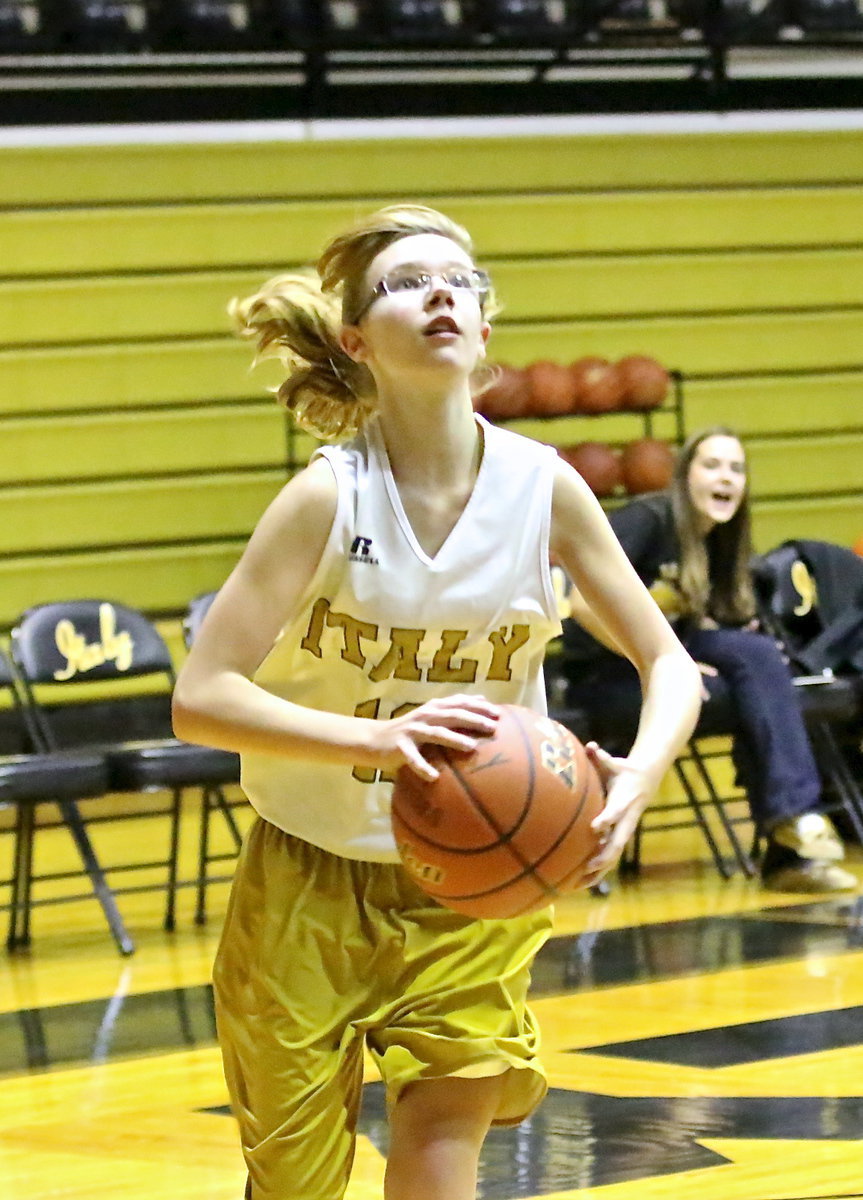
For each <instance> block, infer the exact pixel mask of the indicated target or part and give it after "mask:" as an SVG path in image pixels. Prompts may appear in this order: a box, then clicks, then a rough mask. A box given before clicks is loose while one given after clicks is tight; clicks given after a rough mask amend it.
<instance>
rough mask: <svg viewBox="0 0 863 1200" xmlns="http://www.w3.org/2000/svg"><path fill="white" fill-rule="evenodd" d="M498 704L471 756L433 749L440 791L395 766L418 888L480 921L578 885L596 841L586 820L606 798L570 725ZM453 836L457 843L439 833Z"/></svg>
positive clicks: (409, 863)
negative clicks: (485, 741)
mask: <svg viewBox="0 0 863 1200" xmlns="http://www.w3.org/2000/svg"><path fill="white" fill-rule="evenodd" d="M503 708H504V712H503V713H502V717H503V719H502V721H501V723H500V724H499V726H498V731H497V733H496V734H495V735H493V737H492V739H491V741H490V743H489V745H488V747H487V748H481V749H479V751H478V752H477V754H476V756H475V757H471V756H462V757H459V756H458V755H457V754H455V753H453V752H449V751H446V750H442V749H440V748H436V750H437V759H438V762H439V764H440V768H441V772H442V778H441V780H440V791H439V792H438V795H437V797H436V796H435V785H434V784H427V783H425V782H424V781H421V780H419V779H417V778H416V777H415V776H413V775H412V774H411V773H410V772H409V771H408V770H406V769H402V771H401V772H400V777H399V779H400V783H399V786H400V788H401V789H403V790H402V799H401V803H399V804H398V807H397V808H396V807H395V806H394V808H393V818H394V833H395V835H396V841H397V844H398V847H399V853H400V855H401V857H402V860H403V862H404V865H405V866H406V867H407V868H408V870H409V871H410V872H411V874H412V875H414V877H415V878H416V879H417V880H418V882H419V883H420V886H421V887H423V888H424V889H425V891H426V892H427V893H428V895H429V896H430V897H431V898H433V899H434V900H436V901H438V902H439V903H441V904H443V905H445V906H448V907H450V908H451V909H454V910H455V911H461V912H466V913H467V914H468V915H470V916H473V917H475V918H479V919H483V918H487V919H506V918H508V917H513V916H518V915H521V914H523V913H527V912H531V911H533V910H535V909H537V908H540V907H542V906H544V905H550V904H552V903H553V902H554V901H555V900H556V899H557V898H558V897H560V896H562V895H565V894H568V893H570V892H572V891H574V890H576V889H577V888H578V887H579V886H584V872H585V867H586V864H587V862H588V861H589V860H590V858H591V856H592V855H593V853H594V852H595V842H596V835H595V834H594V833H593V831H592V829H591V828H590V823H591V822H592V820H593V817H594V815H595V813H596V812H598V811H599V810H600V808H601V806H602V802H603V796H602V793H603V789H602V786H601V783H600V782H599V780H598V776H597V775H596V771H595V769H594V768H593V765H592V763H591V762H590V758H589V756H588V755H587V753H586V751H585V748H584V746H583V745H582V744H581V742H580V741H579V739H578V738H577V737H575V736H574V735H573V733H572V731H571V730H568V729H566V727H565V726H561V725H560V724H559V722H554V721H553V720H551V721H550V720H549V719H548V718H545V717H543V716H542V714H539V713H536V712H533V711H531V710H526V709H521V708H519V707H518V706H515V705H512V706H511V705H505V706H503ZM496 738H497V739H499V741H497V743H496V744H495V739H496ZM489 768H491V769H489ZM579 772H580V780H579V774H578V773H579ZM573 776H574V778H573ZM579 783H580V786H579ZM573 785H575V786H574V787H573ZM495 797H498V799H499V802H500V803H499V804H497V802H496V800H495ZM435 810H437V811H435ZM561 821H562V822H564V826H563V828H561V824H560V822H561ZM489 835H493V836H494V840H493V841H489V840H488V838H489ZM450 837H452V838H456V837H460V838H461V844H460V845H451V844H450V843H449V842H448V841H446V840H443V839H444V838H450ZM471 840H472V841H473V844H468V845H466V844H465V843H466V842H470V841H471ZM576 855H577V856H578V861H574V858H575V856H576ZM472 859H476V871H474V870H473V868H472V864H471V860H472ZM447 863H449V864H450V869H451V873H450V869H448V867H447ZM502 875H505V876H506V878H504V879H501V876H502Z"/></svg>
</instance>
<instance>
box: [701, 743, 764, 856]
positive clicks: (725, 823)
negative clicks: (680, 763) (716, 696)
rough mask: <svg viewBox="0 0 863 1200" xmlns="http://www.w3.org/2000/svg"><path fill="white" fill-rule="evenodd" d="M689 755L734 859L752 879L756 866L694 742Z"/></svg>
mask: <svg viewBox="0 0 863 1200" xmlns="http://www.w3.org/2000/svg"><path fill="white" fill-rule="evenodd" d="M689 753H690V755H691V757H692V761H693V762H694V763H695V767H696V770H697V771H698V774H699V775H700V777H701V781H702V783H703V784H704V786H705V788H706V790H707V794H708V796H709V797H710V803H711V804H712V805H713V808H714V810H715V812H716V815H717V817H718V818H719V821H720V824H721V825H722V828H723V831H724V833H725V836H726V837H727V838H728V842H729V844H730V846H731V849H732V851H733V853H734V857H735V858H736V859H737V864H738V866H739V867H740V869H741V870H742V871H743V873H744V875H749V876H750V878H751V877H752V876H754V875H755V874H757V872H756V869H755V866H754V864H753V862H752V859H751V858H750V857H749V855H748V854H747V853H746V851H745V850H744V849H743V847H742V845H741V844H740V839H739V838H738V836H737V832H736V830H735V828H734V826H733V825H732V823H731V821H730V820H729V817H728V813H727V812H726V811H725V806H724V804H723V803H722V800H721V799H720V797H719V796H718V795H717V794H716V788H715V787H714V786H713V780H712V779H711V778H710V772H709V771H708V770H707V766H706V764H705V762H704V757H703V755H702V754H701V751H700V750H699V749H698V746H697V745H696V744H695V743H694V742H691V743H690V745H689Z"/></svg>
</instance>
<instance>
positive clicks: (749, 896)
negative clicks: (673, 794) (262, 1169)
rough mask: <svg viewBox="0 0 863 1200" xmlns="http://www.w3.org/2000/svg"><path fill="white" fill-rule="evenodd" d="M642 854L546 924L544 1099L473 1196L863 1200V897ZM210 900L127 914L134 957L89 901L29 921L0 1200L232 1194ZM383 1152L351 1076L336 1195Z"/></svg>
mask: <svg viewBox="0 0 863 1200" xmlns="http://www.w3.org/2000/svg"><path fill="white" fill-rule="evenodd" d="M191 822H192V815H191V814H190V815H189V817H188V824H189V828H188V829H186V830H184V833H185V834H186V835H187V836H186V837H185V841H186V842H187V843H188V845H189V847H190V853H191V847H192V846H193V843H194V837H195V830H194V828H192V827H191ZM157 824H158V823H157V822H155V821H150V822H149V823H148V825H149V827H150V828H151V830H153V833H151V834H150V835H149V836H153V835H154V833H155V832H156V830H155V827H156V826H157ZM47 836H49V837H51V838H56V839H57V842H56V847H57V850H56V852H57V855H58V857H62V856H63V854H64V853H65V849H64V847H63V845H62V844H61V843H62V839H63V838H64V835H63V833H62V831H58V832H56V833H51V834H50V835H47ZM2 840H3V841H4V842H8V841H9V840H10V839H8V838H3V839H2ZM49 853H50V849H49ZM643 856H644V866H643V869H642V873H641V875H640V877H639V878H638V879H637V880H636V881H635V882H632V883H626V884H621V883H615V885H614V887H613V890H612V892H611V894H610V895H609V896H608V897H606V898H597V897H594V896H590V895H587V896H577V897H574V898H572V899H571V900H570V901H568V902H567V903H566V904H565V905H561V906H560V908H559V911H558V919H557V936H556V937H555V939H554V940H553V941H552V942H551V943H550V944H549V945H548V946H547V948H546V950H545V951H544V952H543V954H542V955H541V956H540V958H539V959H538V961H537V963H536V969H535V972H534V985H533V1002H534V1006H535V1008H536V1011H537V1013H538V1015H539V1017H540V1021H541V1024H542V1028H543V1036H544V1057H545V1060H546V1062H547V1065H548V1068H549V1074H550V1079H551V1085H552V1086H551V1090H550V1092H549V1095H548V1097H547V1099H546V1100H545V1102H544V1104H543V1105H542V1107H541V1108H540V1110H539V1111H538V1112H537V1113H536V1114H535V1115H534V1116H533V1118H532V1119H531V1120H530V1121H529V1122H526V1123H525V1124H524V1125H523V1126H521V1127H520V1128H518V1129H515V1130H505V1131H495V1132H493V1134H492V1135H491V1137H490V1138H489V1140H488V1142H487V1145H486V1150H485V1153H484V1158H483V1166H482V1182H481V1191H480V1195H481V1197H482V1198H483V1200H515V1198H516V1197H518V1198H529V1197H544V1198H546V1200H563V1198H569V1197H577V1198H578V1200H588V1198H591V1200H593V1198H596V1200H599V1198H600V1197H601V1198H602V1200H651V1198H653V1197H665V1198H669V1200H670V1198H671V1197H674V1198H675V1200H696V1198H697V1200H798V1198H799V1200H802V1198H804V1197H806V1198H813V1200H814V1198H816V1197H817V1198H819V1200H837V1198H839V1197H842V1198H847V1197H860V1196H863V900H860V899H859V898H858V897H857V896H854V895H851V896H847V897H844V898H841V899H836V898H833V899H831V898H824V897H805V896H775V895H770V894H768V893H765V892H762V891H761V889H760V887H759V885H758V883H757V881H752V880H747V879H744V878H742V877H740V876H735V877H734V878H732V879H731V880H729V881H727V882H726V881H723V880H722V879H721V878H720V876H719V875H718V873H717V872H716V870H715V868H714V867H713V866H712V864H711V863H710V861H709V859H708V858H707V855H706V852H705V850H704V846H703V844H702V843H701V842H700V840H699V838H698V836H697V835H696V834H695V833H693V832H691V831H677V832H673V833H662V834H654V835H652V836H651V837H650V838H647V839H645V845H644V850H643ZM850 866H851V867H852V869H854V870H855V871H856V872H857V874H858V875H859V876H860V878H861V880H863V854H861V852H860V850H859V848H857V849H855V850H854V851H853V852H852V855H851V861H850ZM226 895H227V885H225V884H218V885H214V886H213V887H212V888H211V890H210V898H209V906H210V918H209V922H208V924H207V926H206V927H204V928H199V927H196V926H195V925H194V923H193V920H192V909H193V897H192V894H191V891H189V890H186V891H184V892H183V893H182V894H181V901H180V911H179V921H178V929H177V931H176V932H175V933H174V934H170V935H169V934H166V933H163V932H162V930H161V927H160V926H161V915H162V913H161V901H162V898H161V895H160V894H158V893H155V892H150V893H144V894H141V895H137V896H126V897H123V898H122V901H121V906H122V909H123V912H124V915H125V917H126V919H127V922H128V924H129V927H130V931H131V932H132V934H133V936H134V938H135V941H136V944H137V949H136V952H135V954H134V955H132V956H131V957H129V958H122V957H120V956H119V955H118V954H117V952H116V950H115V947H114V945H113V942H112V940H111V938H110V935H109V933H108V931H107V928H106V926H105V924H104V921H103V918H102V916H101V912H100V910H99V909H98V907H97V906H96V904H95V903H94V902H92V901H83V902H80V903H75V904H63V905H56V906H46V907H45V908H40V909H39V910H38V911H37V912H36V914H35V922H34V938H33V944H32V947H31V949H30V950H29V952H27V953H26V954H20V953H19V954H16V955H14V956H13V955H6V956H5V962H4V968H5V969H4V970H3V971H2V973H0V1071H2V1084H0V1200H48V1198H49V1197H52V1198H53V1197H63V1198H69V1200H71V1198H80V1200H108V1198H109V1197H110V1198H111V1200H116V1198H118V1197H124V1198H127V1200H240V1197H241V1196H242V1193H243V1182H244V1171H243V1167H242V1163H241V1160H240V1155H239V1152H238V1148H237V1142H236V1135H235V1129H234V1125H233V1121H232V1119H231V1117H230V1115H228V1113H227V1111H226V1103H227V1096H226V1092H225V1087H224V1083H223V1080H222V1076H221V1069H220V1061H219V1055H218V1052H217V1049H216V1046H215V1042H214V1032H213V1016H212V1007H211V997H210V990H209V982H208V981H209V974H210V966H211V962H212V958H213V953H214V950H215V944H216V940H217V937H218V933H219V926H220V920H221V917H222V914H223V912H224V905H225V901H226ZM385 1150H386V1130H385V1125H384V1121H383V1106H382V1096H381V1089H380V1085H379V1084H378V1083H377V1082H376V1080H375V1078H374V1074H373V1072H372V1071H371V1070H370V1071H369V1076H368V1084H367V1088H366V1102H365V1106H364V1115H363V1124H362V1136H361V1138H360V1146H359V1153H358V1157H357V1164H356V1168H355V1172H354V1178H353V1180H352V1183H351V1188H350V1192H349V1196H350V1200H373V1198H375V1200H379V1198H380V1196H381V1194H382V1193H381V1180H382V1176H383V1163H384V1157H383V1155H384V1153H385ZM285 1200H293V1198H288V1197H286V1198H285Z"/></svg>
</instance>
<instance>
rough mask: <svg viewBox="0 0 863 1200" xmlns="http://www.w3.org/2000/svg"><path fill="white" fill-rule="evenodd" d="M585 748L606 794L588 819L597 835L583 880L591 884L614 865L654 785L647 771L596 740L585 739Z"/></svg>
mask: <svg viewBox="0 0 863 1200" xmlns="http://www.w3.org/2000/svg"><path fill="white" fill-rule="evenodd" d="M585 749H586V750H587V754H588V757H589V758H590V761H591V762H592V763H593V765H594V766H595V767H596V769H597V771H598V772H599V777H600V779H601V780H602V784H603V787H604V788H605V793H606V801H605V807H604V808H603V810H602V812H601V813H600V814H599V816H597V817H594V819H593V821H592V822H591V825H592V828H593V829H594V830H596V832H597V833H598V834H599V835H600V847H599V850H598V851H597V853H596V854H595V855H594V856H593V858H592V859H591V860H590V862H589V863H588V864H587V875H586V876H585V880H584V882H585V886H586V887H593V886H594V884H596V883H598V882H599V880H600V879H602V877H603V875H607V874H608V872H609V871H610V870H611V869H612V868H613V867H614V866H615V865H616V864H617V862H618V860H619V858H620V856H621V854H623V850H624V847H625V846H626V843H627V842H628V841H629V839H630V838H631V837H632V835H633V834H634V833H635V830H636V827H637V825H638V822H639V820H640V819H641V814H642V813H643V812H644V810H645V808H646V807H647V805H648V803H649V802H650V800H651V798H652V796H653V793H654V791H655V790H656V784H655V782H654V781H653V779H652V777H651V776H650V775H649V774H648V773H647V772H646V771H644V770H642V769H641V768H640V767H636V766H635V765H634V764H632V763H630V761H629V759H626V758H618V757H616V756H615V755H613V754H609V753H608V751H607V750H603V749H602V747H601V746H598V745H597V744H596V742H588V743H587V745H586V747H585Z"/></svg>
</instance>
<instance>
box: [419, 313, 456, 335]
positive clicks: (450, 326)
mask: <svg viewBox="0 0 863 1200" xmlns="http://www.w3.org/2000/svg"><path fill="white" fill-rule="evenodd" d="M423 333H424V334H425V336H426V337H434V336H435V334H438V333H461V330H460V329H459V327H458V325H457V324H456V323H455V321H454V320H453V319H452V317H435V319H434V320H433V321H430V322H429V323H428V325H426V327H425V329H424V330H423Z"/></svg>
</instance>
